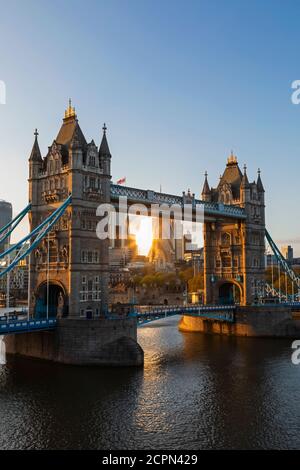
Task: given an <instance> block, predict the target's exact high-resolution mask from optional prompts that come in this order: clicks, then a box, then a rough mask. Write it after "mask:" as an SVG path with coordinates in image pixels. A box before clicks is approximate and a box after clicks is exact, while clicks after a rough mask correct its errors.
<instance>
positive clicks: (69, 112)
mask: <svg viewBox="0 0 300 470" xmlns="http://www.w3.org/2000/svg"><path fill="white" fill-rule="evenodd" d="M71 117H74V118H76V113H75V108H74V107H72V100H71V98H69V106H68V108H67V109H66V110H65V119H68V118H71Z"/></svg>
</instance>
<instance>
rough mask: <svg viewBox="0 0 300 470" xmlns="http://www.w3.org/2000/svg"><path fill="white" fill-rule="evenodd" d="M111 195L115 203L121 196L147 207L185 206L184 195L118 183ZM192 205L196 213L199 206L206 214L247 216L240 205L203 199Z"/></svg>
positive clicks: (195, 200)
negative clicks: (155, 205)
mask: <svg viewBox="0 0 300 470" xmlns="http://www.w3.org/2000/svg"><path fill="white" fill-rule="evenodd" d="M110 197H111V201H112V202H113V203H117V202H118V200H119V198H120V197H126V198H127V202H128V204H144V205H145V206H146V207H151V204H166V205H168V206H172V205H179V206H180V207H183V206H184V197H183V196H176V195H172V194H165V193H158V192H155V191H152V190H145V189H139V188H130V187H128V186H121V185H117V184H111V186H110ZM192 206H193V213H195V211H196V207H197V206H198V208H201V210H202V209H204V216H213V217H225V218H230V219H239V220H245V219H246V218H247V216H246V212H245V210H244V208H242V207H239V206H232V205H226V204H222V203H219V202H205V201H202V200H201V199H193V202H192ZM193 215H194V214H193Z"/></svg>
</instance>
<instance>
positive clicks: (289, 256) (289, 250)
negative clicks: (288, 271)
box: [281, 245, 294, 264]
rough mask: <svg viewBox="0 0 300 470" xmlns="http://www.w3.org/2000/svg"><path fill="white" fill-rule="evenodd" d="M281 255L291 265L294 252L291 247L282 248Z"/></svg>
mask: <svg viewBox="0 0 300 470" xmlns="http://www.w3.org/2000/svg"><path fill="white" fill-rule="evenodd" d="M281 253H282V255H283V257H284V258H285V259H286V261H287V262H288V263H290V264H292V262H293V258H294V250H293V248H292V247H291V245H286V246H282V247H281Z"/></svg>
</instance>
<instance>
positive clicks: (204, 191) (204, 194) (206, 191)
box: [201, 171, 210, 201]
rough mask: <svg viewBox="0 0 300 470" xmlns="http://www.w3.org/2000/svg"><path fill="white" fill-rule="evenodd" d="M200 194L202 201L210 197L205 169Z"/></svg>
mask: <svg viewBox="0 0 300 470" xmlns="http://www.w3.org/2000/svg"><path fill="white" fill-rule="evenodd" d="M201 196H202V199H203V200H204V201H207V200H208V199H209V198H210V187H209V184H208V180H207V171H206V172H205V180H204V184H203V189H202V193H201Z"/></svg>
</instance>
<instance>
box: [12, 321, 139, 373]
mask: <svg viewBox="0 0 300 470" xmlns="http://www.w3.org/2000/svg"><path fill="white" fill-rule="evenodd" d="M5 343H6V352H7V353H8V354H16V355H21V356H28V357H31V358H37V359H45V360H50V361H53V362H60V363H63V364H73V365H98V366H99V365H100V366H141V365H143V362H144V353H143V350H142V348H141V347H140V345H139V344H138V343H137V323H136V320H135V319H134V318H124V319H116V320H110V319H109V320H108V319H99V320H86V319H74V320H72V319H61V320H59V321H58V326H57V328H56V329H54V330H52V331H38V332H31V333H19V334H10V335H7V336H6V337H5Z"/></svg>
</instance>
